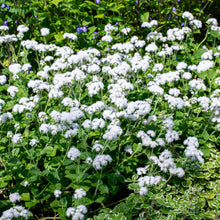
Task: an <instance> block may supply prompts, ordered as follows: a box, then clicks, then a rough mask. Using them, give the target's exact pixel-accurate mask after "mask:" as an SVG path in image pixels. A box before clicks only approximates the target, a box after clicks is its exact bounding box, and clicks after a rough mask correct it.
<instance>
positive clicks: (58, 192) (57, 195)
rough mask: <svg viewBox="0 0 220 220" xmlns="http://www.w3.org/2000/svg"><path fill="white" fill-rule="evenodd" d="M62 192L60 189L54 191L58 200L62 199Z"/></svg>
mask: <svg viewBox="0 0 220 220" xmlns="http://www.w3.org/2000/svg"><path fill="white" fill-rule="evenodd" d="M61 193H62V192H61V191H60V190H58V189H56V190H54V196H55V197H56V198H59V197H60V195H61Z"/></svg>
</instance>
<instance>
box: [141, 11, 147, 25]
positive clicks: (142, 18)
mask: <svg viewBox="0 0 220 220" xmlns="http://www.w3.org/2000/svg"><path fill="white" fill-rule="evenodd" d="M148 20H149V12H145V13H144V14H142V15H141V22H142V23H143V22H148Z"/></svg>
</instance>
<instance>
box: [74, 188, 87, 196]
mask: <svg viewBox="0 0 220 220" xmlns="http://www.w3.org/2000/svg"><path fill="white" fill-rule="evenodd" d="M84 196H86V191H84V190H83V189H82V188H80V189H76V190H75V194H74V198H75V199H81V198H82V197H84Z"/></svg>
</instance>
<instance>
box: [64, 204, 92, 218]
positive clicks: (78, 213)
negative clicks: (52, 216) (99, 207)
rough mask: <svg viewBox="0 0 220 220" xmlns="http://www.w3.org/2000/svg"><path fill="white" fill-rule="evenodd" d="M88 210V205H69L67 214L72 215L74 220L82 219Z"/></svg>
mask: <svg viewBox="0 0 220 220" xmlns="http://www.w3.org/2000/svg"><path fill="white" fill-rule="evenodd" d="M87 212H88V210H87V208H86V206H84V205H78V206H77V207H76V209H75V208H73V207H69V208H68V209H67V210H66V216H67V217H70V216H72V220H82V219H84V214H86V213H87Z"/></svg>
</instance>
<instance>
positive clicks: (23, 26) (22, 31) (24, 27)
mask: <svg viewBox="0 0 220 220" xmlns="http://www.w3.org/2000/svg"><path fill="white" fill-rule="evenodd" d="M17 31H18V32H20V33H24V32H28V31H29V28H28V27H27V26H25V25H23V24H21V25H18V27H17Z"/></svg>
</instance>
